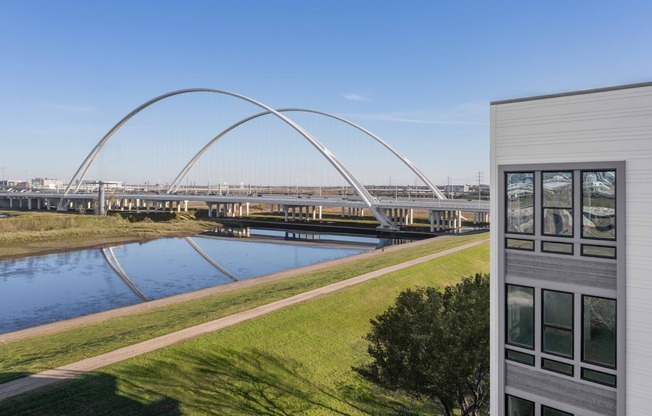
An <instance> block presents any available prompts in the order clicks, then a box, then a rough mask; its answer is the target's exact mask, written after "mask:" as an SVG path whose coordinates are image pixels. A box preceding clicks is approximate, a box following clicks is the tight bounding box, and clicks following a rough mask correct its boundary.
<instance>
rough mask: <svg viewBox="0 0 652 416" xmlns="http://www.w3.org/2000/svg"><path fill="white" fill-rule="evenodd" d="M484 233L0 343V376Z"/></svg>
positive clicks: (137, 339) (248, 305) (109, 346)
mask: <svg viewBox="0 0 652 416" xmlns="http://www.w3.org/2000/svg"><path fill="white" fill-rule="evenodd" d="M486 237H487V236H486V235H472V236H463V237H455V238H447V239H441V240H435V241H433V242H431V243H426V244H422V245H419V246H416V247H410V248H406V249H400V250H396V251H392V252H385V253H378V252H376V253H374V254H375V255H373V256H371V257H370V258H368V259H366V260H362V261H352V262H351V263H347V264H342V265H339V266H335V267H332V268H328V269H324V270H321V271H316V272H312V273H308V274H305V275H299V276H296V277H291V278H288V279H283V280H278V281H273V282H267V283H261V284H259V285H256V286H253V287H249V288H243V289H239V290H234V291H231V292H225V293H220V294H217V295H212V296H207V297H205V298H200V299H195V300H192V301H186V302H182V303H178V304H172V305H169V306H163V307H160V308H157V309H153V310H150V311H147V312H143V313H139V314H136V315H129V316H124V317H120V318H116V319H112V320H109V321H105V322H102V323H99V324H95V325H89V326H86V327H80V328H76V329H72V330H67V331H62V332H58V333H54V334H50V335H44V336H38V337H34V338H30V339H25V340H22V341H16V342H12V343H9V344H5V345H0V382H4V381H8V380H11V379H14V378H19V377H22V376H25V375H28V374H33V373H37V372H40V371H44V370H48V369H51V368H55V367H58V366H61V365H64V364H68V363H71V362H75V361H79V360H81V359H84V358H88V357H93V356H96V355H99V354H102V353H105V352H108V351H113V350H116V349H118V348H120V347H124V346H127V345H133V344H136V343H138V342H140V341H144V340H147V339H151V338H155V337H157V336H160V335H164V334H168V333H170V332H174V331H177V330H180V329H183V328H188V327H190V326H193V325H197V324H200V323H203V322H208V321H211V320H214V319H218V318H221V317H224V316H228V315H231V314H234V313H237V312H241V311H244V310H248V309H251V308H254V307H256V306H259V305H263V304H265V303H269V302H273V301H275V300H279V299H284V298H287V297H290V296H293V295H296V294H298V293H302V292H306V291H308V290H311V289H315V288H317V287H321V286H325V285H327V284H330V283H334V282H337V281H341V280H345V279H348V278H351V277H354V276H358V275H361V274H363V273H367V272H370V271H373V270H378V269H381V268H383V267H387V266H390V265H394V264H398V263H402V262H404V261H408V260H411V259H414V258H418V257H422V256H425V255H428V254H432V253H436V252H439V251H443V250H446V249H449V248H452V247H456V246H460V245H463V244H466V243H469V242H471V241H477V240H481V239H483V238H486Z"/></svg>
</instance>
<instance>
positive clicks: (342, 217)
mask: <svg viewBox="0 0 652 416" xmlns="http://www.w3.org/2000/svg"><path fill="white" fill-rule="evenodd" d="M342 218H344V207H342Z"/></svg>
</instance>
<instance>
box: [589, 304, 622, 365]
mask: <svg viewBox="0 0 652 416" xmlns="http://www.w3.org/2000/svg"><path fill="white" fill-rule="evenodd" d="M582 360H583V361H586V362H588V363H592V364H597V365H602V366H605V367H610V368H615V367H616V300H615V299H605V298H598V297H593V296H582Z"/></svg>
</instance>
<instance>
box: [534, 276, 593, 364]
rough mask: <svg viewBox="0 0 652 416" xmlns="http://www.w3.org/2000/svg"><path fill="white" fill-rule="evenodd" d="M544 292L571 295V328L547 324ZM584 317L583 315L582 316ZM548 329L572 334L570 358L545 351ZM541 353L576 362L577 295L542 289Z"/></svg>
mask: <svg viewBox="0 0 652 416" xmlns="http://www.w3.org/2000/svg"><path fill="white" fill-rule="evenodd" d="M544 292H557V293H564V294H567V295H571V328H570V329H568V328H565V327H563V326H560V325H552V324H546V320H545V310H546V301H545V296H544ZM582 316H583V315H582ZM546 327H550V328H555V329H560V330H563V331H567V332H570V334H571V355H570V357H569V356H567V355H561V354H558V353H554V352H550V351H546V350H545V349H544V340H545V337H544V333H545V329H546ZM541 352H543V353H546V354H549V355H554V356H555V357H560V358H566V359H569V360H574V359H575V294H574V293H572V292H564V291H563V290H552V289H544V288H542V289H541Z"/></svg>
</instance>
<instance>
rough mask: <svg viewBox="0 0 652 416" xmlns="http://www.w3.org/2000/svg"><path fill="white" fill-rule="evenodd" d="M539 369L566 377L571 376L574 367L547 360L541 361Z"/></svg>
mask: <svg viewBox="0 0 652 416" xmlns="http://www.w3.org/2000/svg"><path fill="white" fill-rule="evenodd" d="M541 368H543V369H545V370H550V371H554V372H555V373H561V374H565V375H567V376H572V375H573V372H574V367H573V366H572V365H571V364H566V363H562V362H559V361H555V360H549V359H547V358H542V359H541Z"/></svg>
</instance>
